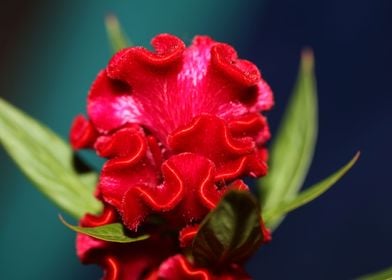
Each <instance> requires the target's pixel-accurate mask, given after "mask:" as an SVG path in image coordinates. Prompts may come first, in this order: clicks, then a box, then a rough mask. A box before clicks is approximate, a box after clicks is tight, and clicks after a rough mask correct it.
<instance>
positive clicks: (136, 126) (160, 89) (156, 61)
mask: <svg viewBox="0 0 392 280" xmlns="http://www.w3.org/2000/svg"><path fill="white" fill-rule="evenodd" d="M152 45H153V46H154V47H155V49H156V52H150V51H148V50H146V49H144V48H141V47H132V48H127V49H124V50H122V51H120V52H118V53H117V54H116V55H115V56H114V57H113V58H112V59H111V61H110V63H109V65H108V67H107V68H106V69H105V70H103V71H101V72H100V73H99V75H98V77H97V79H96V81H95V82H94V84H93V86H92V88H91V91H90V93H89V97H88V115H89V118H90V120H91V123H92V124H93V126H94V129H93V128H92V125H91V123H90V122H89V121H86V120H84V119H83V120H84V122H82V121H81V118H80V117H79V118H78V119H76V121H75V124H74V126H73V130H72V131H71V139H72V143H73V145H74V147H75V148H79V147H86V146H87V147H88V146H91V142H92V141H94V140H95V139H96V138H97V133H96V131H99V133H100V135H101V136H100V137H98V138H97V139H98V140H96V141H95V149H96V150H97V152H98V154H99V155H101V156H103V157H107V158H109V160H108V161H107V163H106V164H105V165H104V167H103V170H102V174H101V178H100V183H99V191H100V193H101V194H102V197H103V199H104V200H105V201H106V202H108V203H109V204H111V205H113V206H115V207H116V208H117V209H118V210H119V211H120V213H121V214H122V215H123V220H124V223H125V224H126V225H127V226H128V227H129V228H130V229H137V227H138V225H139V224H140V223H141V221H143V219H144V218H145V217H146V216H147V215H148V214H149V213H151V212H161V213H164V214H165V215H166V216H173V213H172V212H175V213H176V215H175V216H176V219H177V220H178V224H179V225H180V226H184V225H186V224H189V223H192V222H198V221H200V220H201V219H202V218H203V217H204V216H205V214H206V213H208V211H209V210H210V209H212V208H214V207H215V205H216V203H217V202H218V201H219V199H220V198H221V196H222V195H223V194H224V192H225V191H226V190H227V189H229V188H233V186H234V188H237V186H240V188H241V189H244V186H243V184H241V183H240V184H239V183H238V182H235V183H234V185H233V184H232V182H233V181H235V180H237V179H239V178H241V177H243V176H247V175H250V176H253V177H259V176H263V175H265V174H266V172H267V165H266V162H265V161H266V152H265V149H264V147H263V146H264V144H265V142H266V141H267V140H268V139H269V129H268V124H267V122H266V119H265V117H263V116H261V115H260V114H259V113H258V112H259V111H260V110H262V111H263V110H268V109H270V107H271V106H272V104H273V101H272V93H271V90H270V89H269V87H268V85H267V84H266V83H265V82H264V80H263V79H262V78H261V75H260V72H259V71H258V69H257V67H256V66H255V65H253V64H252V63H250V62H249V61H246V60H240V59H238V58H237V54H236V52H235V51H234V49H233V48H232V47H230V46H229V45H227V44H223V43H218V42H215V41H213V40H212V39H210V38H208V37H202V36H199V37H196V38H195V39H194V41H193V44H192V45H191V46H190V47H189V48H185V45H184V43H183V42H182V41H181V40H180V39H178V38H177V37H174V36H172V35H168V34H163V35H159V36H157V37H155V38H154V39H153V41H152ZM190 163H192V164H190ZM181 221H182V222H181Z"/></svg>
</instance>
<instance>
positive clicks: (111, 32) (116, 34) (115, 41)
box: [105, 14, 132, 52]
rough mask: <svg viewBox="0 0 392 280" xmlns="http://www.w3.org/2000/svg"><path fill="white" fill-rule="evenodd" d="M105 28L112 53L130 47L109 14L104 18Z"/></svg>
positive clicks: (120, 29)
mask: <svg viewBox="0 0 392 280" xmlns="http://www.w3.org/2000/svg"><path fill="white" fill-rule="evenodd" d="M105 26H106V33H107V35H108V38H109V43H110V45H111V47H112V50H113V52H117V51H119V50H121V49H123V48H126V47H129V46H131V45H132V44H131V42H130V41H129V39H128V36H127V35H126V34H125V32H124V30H123V29H122V27H121V24H120V22H119V21H118V19H117V17H116V16H115V15H112V14H110V15H107V16H106V18H105Z"/></svg>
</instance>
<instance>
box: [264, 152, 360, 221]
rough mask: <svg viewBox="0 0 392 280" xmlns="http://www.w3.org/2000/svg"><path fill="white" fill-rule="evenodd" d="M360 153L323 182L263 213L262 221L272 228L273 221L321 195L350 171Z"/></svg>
mask: <svg viewBox="0 0 392 280" xmlns="http://www.w3.org/2000/svg"><path fill="white" fill-rule="evenodd" d="M359 155H360V153H359V152H358V153H356V155H355V156H354V157H353V158H352V159H351V160H350V162H348V163H347V164H346V165H345V166H343V167H342V168H341V169H339V170H338V171H336V172H335V173H333V174H332V175H330V176H329V177H327V178H325V179H324V180H323V181H321V182H319V183H317V184H315V185H313V186H311V187H310V188H308V189H306V190H305V191H303V192H301V193H300V194H299V195H298V196H296V197H295V198H293V199H292V200H290V201H286V202H282V204H280V205H278V206H277V207H275V208H273V209H270V210H268V209H267V210H265V211H263V219H264V221H265V223H266V224H267V226H268V227H271V226H273V225H274V224H273V223H274V221H276V220H279V219H281V217H283V216H284V215H285V214H287V213H288V212H290V211H293V210H295V209H297V208H298V207H301V206H303V205H305V204H307V203H309V202H310V201H312V200H314V199H315V198H317V197H319V196H320V195H322V194H323V193H324V192H326V191H327V190H328V189H329V188H330V187H332V186H333V185H334V184H335V183H336V182H337V181H339V179H340V178H342V177H343V175H344V174H346V173H347V171H349V170H350V169H351V167H352V166H353V165H354V164H355V163H356V162H357V160H358V158H359Z"/></svg>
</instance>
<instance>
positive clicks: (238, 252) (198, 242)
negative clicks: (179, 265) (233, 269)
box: [192, 191, 263, 268]
mask: <svg viewBox="0 0 392 280" xmlns="http://www.w3.org/2000/svg"><path fill="white" fill-rule="evenodd" d="M262 241H263V234H262V231H261V228H260V212H259V206H258V202H257V201H256V199H255V198H254V197H253V196H252V195H251V194H250V193H249V192H244V191H242V192H241V191H230V192H228V193H227V194H226V195H225V196H224V197H223V199H222V200H221V202H220V203H219V204H218V206H217V207H216V208H215V209H214V210H213V211H212V212H210V213H209V214H208V215H207V217H206V218H205V219H204V221H203V222H202V223H201V225H200V228H199V230H198V233H197V235H196V237H195V239H194V241H193V245H192V255H193V258H194V261H195V262H196V263H197V264H199V265H201V266H214V267H215V268H219V267H224V266H225V265H227V264H228V263H231V262H241V261H243V260H245V259H247V258H248V257H249V256H250V255H251V254H252V253H254V252H255V251H256V250H257V249H258V247H259V246H260V244H261V242H262Z"/></svg>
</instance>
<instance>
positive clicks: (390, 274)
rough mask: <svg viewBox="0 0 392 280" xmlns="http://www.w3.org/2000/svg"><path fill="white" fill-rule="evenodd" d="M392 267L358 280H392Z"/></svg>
mask: <svg viewBox="0 0 392 280" xmlns="http://www.w3.org/2000/svg"><path fill="white" fill-rule="evenodd" d="M391 279H392V267H389V268H387V269H385V270H382V271H378V272H376V273H372V274H368V275H365V276H362V277H360V278H359V279H358V280H391Z"/></svg>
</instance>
